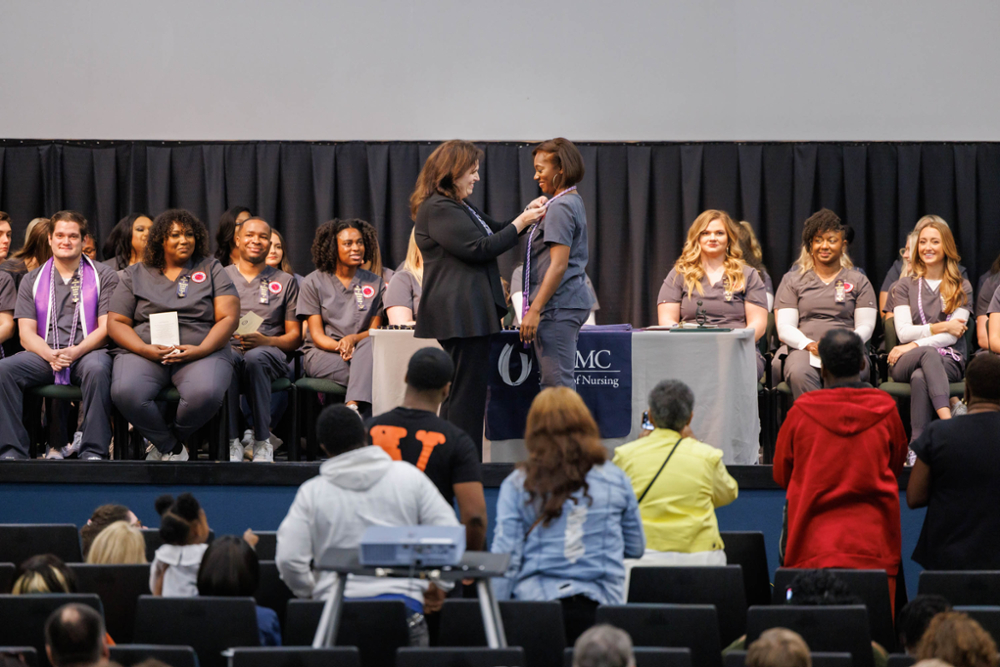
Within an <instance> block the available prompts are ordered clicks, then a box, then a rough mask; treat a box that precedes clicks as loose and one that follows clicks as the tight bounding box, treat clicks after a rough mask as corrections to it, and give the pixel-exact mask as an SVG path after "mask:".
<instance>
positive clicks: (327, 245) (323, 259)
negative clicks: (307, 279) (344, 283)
mask: <svg viewBox="0 0 1000 667" xmlns="http://www.w3.org/2000/svg"><path fill="white" fill-rule="evenodd" d="M366 224H368V223H366V222H365V221H364V220H358V219H357V218H351V219H350V220H339V219H337V218H334V219H333V220H328V221H327V222H324V223H323V224H322V225H320V226H319V229H317V230H316V238H315V239H313V244H312V259H313V264H315V265H316V268H317V269H319V270H320V271H323V272H324V273H335V272H336V271H337V262H339V261H340V253H339V252H338V249H337V235H338V234H340V232H342V231H344V230H345V229H356V230H358V233H359V234H361V239H362V243H364V238H365V228H364V226H365V225H366ZM365 261H368V244H367V243H365Z"/></svg>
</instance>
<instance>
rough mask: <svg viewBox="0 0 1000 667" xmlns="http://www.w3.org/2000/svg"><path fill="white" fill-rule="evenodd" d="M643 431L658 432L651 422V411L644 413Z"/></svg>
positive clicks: (644, 411)
mask: <svg viewBox="0 0 1000 667" xmlns="http://www.w3.org/2000/svg"><path fill="white" fill-rule="evenodd" d="M642 430H643V431H653V430H656V427H655V426H653V422H651V421H649V410H643V411H642Z"/></svg>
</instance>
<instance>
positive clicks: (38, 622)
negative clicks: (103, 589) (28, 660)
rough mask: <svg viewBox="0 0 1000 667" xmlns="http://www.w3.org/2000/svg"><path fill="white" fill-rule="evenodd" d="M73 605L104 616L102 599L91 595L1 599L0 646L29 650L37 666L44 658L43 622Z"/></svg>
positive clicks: (70, 594) (0, 597)
mask: <svg viewBox="0 0 1000 667" xmlns="http://www.w3.org/2000/svg"><path fill="white" fill-rule="evenodd" d="M71 602H75V603H78V604H85V605H87V606H88V607H93V608H94V609H96V610H97V612H98V613H100V614H101V615H103V613H104V609H103V608H102V606H101V599H100V598H99V597H97V596H96V595H92V594H81V593H60V594H54V595H50V594H46V595H0V646H32V647H34V649H35V650H36V651H38V660H39V665H43V666H47V665H48V664H49V661H48V658H46V657H45V621H47V620H48V618H49V616H50V615H51V614H52V612H54V611H55V610H56V609H58V608H59V607H61V606H63V605H64V604H70V603H71Z"/></svg>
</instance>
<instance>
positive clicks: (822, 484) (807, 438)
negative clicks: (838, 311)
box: [774, 329, 907, 599]
mask: <svg viewBox="0 0 1000 667" xmlns="http://www.w3.org/2000/svg"><path fill="white" fill-rule="evenodd" d="M819 355H820V359H821V361H822V369H821V372H822V375H823V381H824V386H825V387H826V388H825V389H822V390H818V391H813V392H809V393H806V394H803V395H802V396H800V397H799V399H798V400H797V401H795V404H794V405H793V406H792V409H791V410H789V412H788V417H787V418H786V420H785V422H784V424H782V426H781V431H780V432H779V433H778V442H777V446H776V451H775V456H774V481H775V482H777V483H778V484H780V485H781V486H782V488H784V489H786V490H787V502H788V532H787V535H788V542H787V546H786V548H785V561H784V565H785V567H794V568H827V567H846V568H857V569H884V570H885V571H886V573H887V574H888V575H889V588H890V599H894V598H895V585H896V575H897V574H898V573H899V566H900V546H901V544H900V543H901V530H900V520H899V486H898V482H897V481H896V476H897V475H898V474H899V472H900V470H901V469H902V467H903V463H904V462H905V461H906V452H907V448H906V432H905V431H904V430H903V423H902V422H901V421H900V419H899V413H898V412H897V411H896V404H895V402H894V401H893V399H892V397H890V396H889V395H888V394H886V393H885V392H882V391H879V390H878V389H872V388H871V387H869V386H868V385H866V384H863V383H860V382H859V381H858V372H859V371H860V369H861V368H862V367H863V365H864V347H863V343H862V341H861V338H860V337H859V336H858V335H857V334H855V333H854V332H853V331H849V330H846V329H832V330H830V331H828V332H826V334H825V335H824V336H823V338H822V339H821V340H820V343H819Z"/></svg>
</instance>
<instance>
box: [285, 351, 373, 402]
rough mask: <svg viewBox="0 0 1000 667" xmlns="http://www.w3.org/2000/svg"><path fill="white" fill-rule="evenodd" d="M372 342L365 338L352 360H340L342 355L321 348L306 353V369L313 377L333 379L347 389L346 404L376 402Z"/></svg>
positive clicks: (332, 380)
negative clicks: (373, 392) (373, 385)
mask: <svg viewBox="0 0 1000 667" xmlns="http://www.w3.org/2000/svg"><path fill="white" fill-rule="evenodd" d="M372 360H373V357H372V339H371V336H368V337H366V338H362V339H361V340H360V341H358V344H357V345H355V346H354V356H352V357H351V360H350V361H344V360H343V359H341V358H340V353H339V352H327V351H326V350H321V349H319V348H318V347H313V348H310V349H308V350H306V352H305V355H304V356H303V358H302V368H303V369H305V372H306V375H308V376H309V377H311V378H321V379H323V380H330V381H331V382H336V383H337V384H342V385H346V386H347V395H346V396H344V402H347V401H356V402H363V403H371V402H372Z"/></svg>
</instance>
